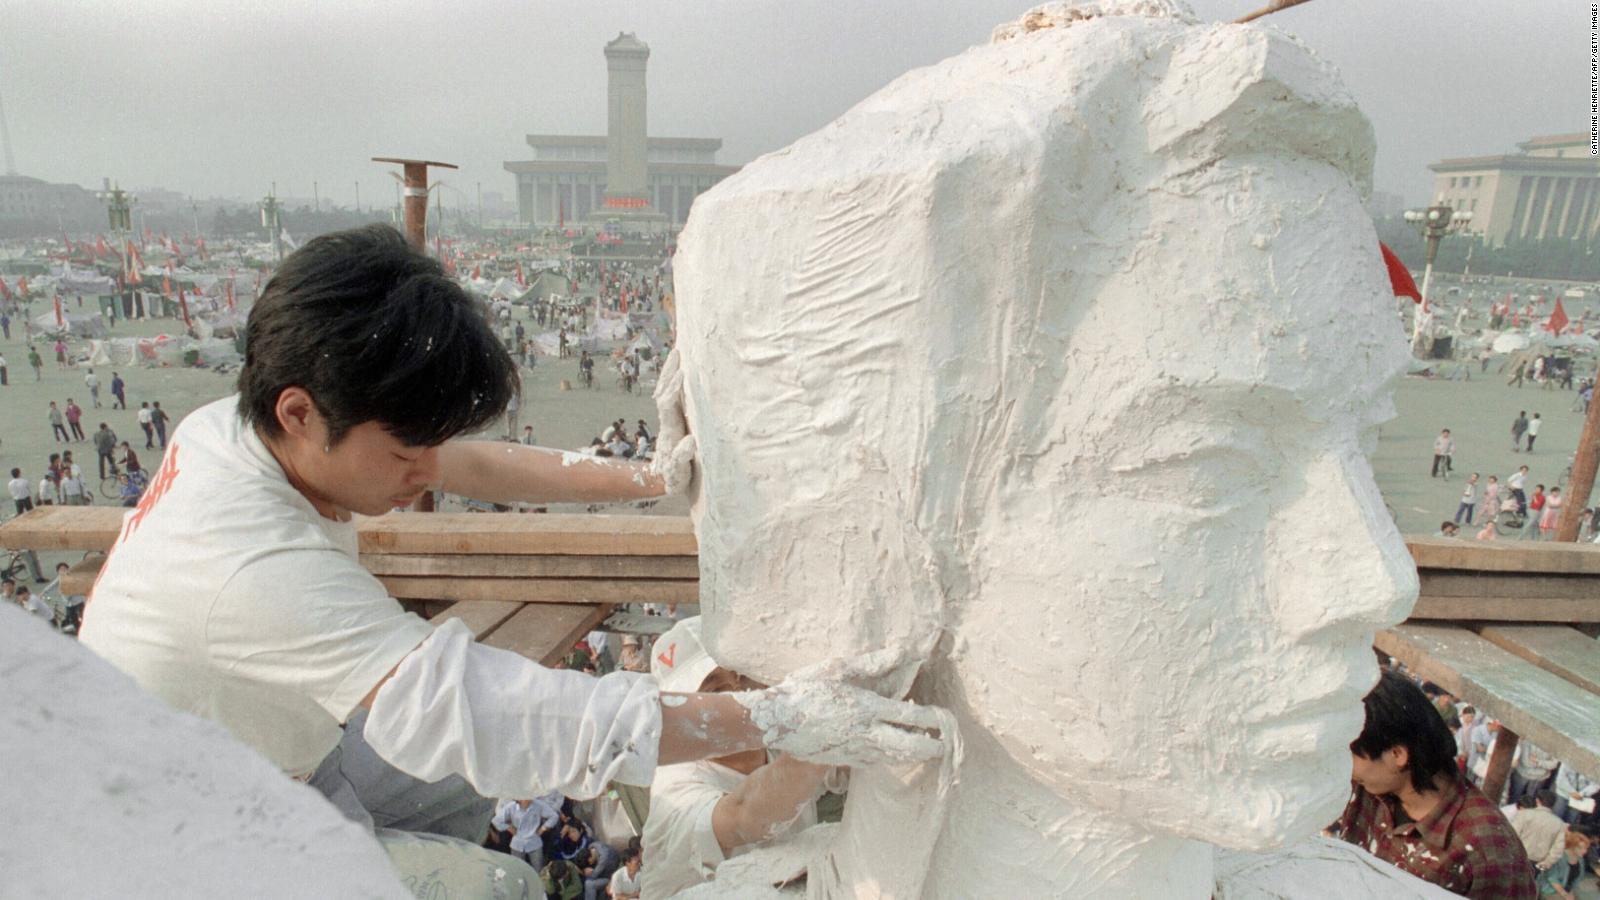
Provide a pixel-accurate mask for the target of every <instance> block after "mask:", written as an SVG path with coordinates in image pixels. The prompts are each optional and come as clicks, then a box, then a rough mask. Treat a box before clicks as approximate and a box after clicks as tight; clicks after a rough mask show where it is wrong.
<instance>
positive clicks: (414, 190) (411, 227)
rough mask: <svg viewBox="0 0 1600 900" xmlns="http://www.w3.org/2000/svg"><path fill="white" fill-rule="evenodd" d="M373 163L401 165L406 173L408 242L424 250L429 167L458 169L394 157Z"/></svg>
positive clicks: (426, 232)
mask: <svg viewBox="0 0 1600 900" xmlns="http://www.w3.org/2000/svg"><path fill="white" fill-rule="evenodd" d="M372 161H373V162H387V163H399V164H400V166H401V169H402V170H403V171H404V173H405V177H404V179H403V180H402V184H403V185H404V189H403V190H402V192H401V193H402V196H403V197H404V202H405V219H406V229H405V230H406V240H408V241H410V242H411V246H413V247H416V248H418V249H419V250H420V249H424V248H425V247H426V246H427V243H428V167H429V166H438V167H440V168H444V169H454V168H456V167H455V166H454V165H453V164H451V163H443V162H430V161H428V160H422V159H397V158H395V157H392V156H374V157H373V158H372Z"/></svg>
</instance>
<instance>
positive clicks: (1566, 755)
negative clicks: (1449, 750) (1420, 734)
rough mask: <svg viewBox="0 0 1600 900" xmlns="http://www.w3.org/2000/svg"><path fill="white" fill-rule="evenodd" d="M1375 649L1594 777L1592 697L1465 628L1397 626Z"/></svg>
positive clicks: (1598, 712)
mask: <svg viewBox="0 0 1600 900" xmlns="http://www.w3.org/2000/svg"><path fill="white" fill-rule="evenodd" d="M1374 643H1375V644H1376V645H1377V647H1378V649H1379V650H1380V651H1382V652H1384V653H1387V654H1389V655H1390V656H1393V657H1394V658H1395V659H1398V660H1399V661H1400V662H1402V663H1404V664H1405V665H1406V668H1408V669H1410V670H1411V671H1412V672H1415V673H1416V674H1418V675H1420V676H1421V677H1423V678H1426V679H1428V680H1429V681H1432V682H1434V683H1435V684H1437V685H1439V686H1440V687H1442V688H1444V689H1445V690H1447V691H1449V692H1450V693H1452V694H1455V695H1456V696H1457V697H1460V698H1461V699H1463V700H1465V701H1467V702H1468V703H1471V704H1472V705H1473V706H1476V707H1477V708H1478V709H1480V710H1483V711H1484V712H1485V713H1486V714H1488V715H1490V716H1492V717H1494V718H1496V719H1499V720H1500V721H1501V722H1502V723H1504V724H1505V726H1506V727H1507V728H1509V729H1511V730H1512V731H1514V732H1516V733H1517V734H1519V735H1521V736H1522V737H1523V738H1525V739H1527V740H1530V741H1532V742H1533V743H1535V744H1538V745H1539V746H1540V747H1543V748H1544V749H1545V750H1548V751H1550V752H1551V753H1553V754H1555V755H1556V756H1557V757H1558V758H1560V759H1562V760H1564V761H1566V762H1568V763H1570V764H1572V766H1573V767H1574V768H1576V769H1577V770H1578V771H1580V772H1582V773H1583V774H1585V775H1587V776H1588V777H1590V778H1596V779H1600V728H1596V727H1595V723H1596V722H1600V695H1596V694H1593V693H1590V692H1588V691H1585V690H1583V689H1582V688H1580V687H1578V686H1577V685H1575V684H1572V683H1571V682H1569V681H1567V680H1565V679H1563V678H1561V677H1560V676H1558V675H1554V674H1551V673H1550V672H1546V671H1544V670H1543V669H1540V668H1539V667H1537V666H1535V665H1533V664H1532V663H1529V662H1526V661H1524V660H1522V659H1520V658H1518V657H1516V656H1514V655H1512V654H1511V653H1509V652H1507V651H1505V650H1502V649H1501V648H1499V647H1496V646H1495V645H1494V644H1491V643H1490V642H1489V641H1487V640H1485V639H1483V638H1481V637H1479V636H1478V635H1476V634H1473V633H1472V632H1471V631H1469V630H1467V629H1465V628H1459V627H1453V626H1449V625H1400V626H1398V627H1396V628H1391V629H1388V630H1387V631H1381V632H1379V633H1378V636H1377V639H1376V640H1375V641H1374Z"/></svg>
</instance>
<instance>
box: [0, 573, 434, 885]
mask: <svg viewBox="0 0 1600 900" xmlns="http://www.w3.org/2000/svg"><path fill="white" fill-rule="evenodd" d="M0 677H3V679H4V681H5V684H6V691H7V697H8V699H7V700H6V703H5V709H4V715H3V716H0V747H4V748H5V750H6V765H7V766H8V774H7V776H6V777H5V778H3V779H0V809H4V811H5V813H4V816H5V821H6V822H7V823H9V825H10V826H11V827H8V828H7V829H5V837H6V839H5V840H4V841H0V873H4V874H3V875H0V895H3V896H6V897H129V898H145V897H149V898H169V897H212V896H219V895H226V896H230V897H351V898H357V897H359V898H369V897H370V898H379V897H383V898H406V897H410V896H411V894H410V892H409V891H407V890H406V889H405V888H404V886H402V885H401V884H400V881H399V879H398V877H397V876H396V875H395V872H394V869H393V868H392V867H391V866H390V864H389V858H388V856H387V855H386V854H385V853H384V852H383V849H382V848H381V847H380V846H379V844H378V842H377V841H376V840H375V839H374V838H373V836H372V834H371V833H370V832H369V831H367V830H366V829H363V828H360V827H358V826H357V825H355V824H354V823H352V822H350V821H348V820H346V819H345V818H344V817H343V816H341V815H340V814H339V812H338V811H337V810H335V809H334V807H333V806H332V805H331V804H330V803H328V801H327V800H326V799H325V798H324V797H323V796H322V795H321V794H319V793H317V792H316V791H315V790H312V789H311V788H309V787H307V786H305V785H303V784H300V783H298V782H295V781H293V780H291V779H289V778H288V777H286V776H285V775H284V774H283V773H282V772H280V771H278V769H277V768H276V767H274V766H273V765H272V764H271V763H269V762H267V761H266V759H265V758H263V757H261V756H260V755H258V754H256V753H255V752H254V751H252V750H250V749H249V748H247V747H245V746H244V745H243V744H240V743H239V742H237V741H235V740H234V739H233V738H232V737H231V736H229V735H228V734H227V732H226V731H224V730H223V729H222V727H221V726H219V725H216V724H213V723H210V722H207V721H204V720H202V719H198V718H195V717H194V716H190V715H186V714H184V713H180V712H178V711H176V710H174V709H172V708H171V707H169V706H167V705H166V704H164V703H162V702H161V701H160V700H157V699H156V698H154V697H152V696H150V695H149V694H146V693H144V692H143V691H141V690H139V688H138V687H137V686H136V685H134V683H133V682H132V681H131V680H130V679H129V678H128V677H127V676H126V675H124V674H122V673H121V672H118V671H117V670H116V669H114V668H112V667H111V665H109V664H108V663H106V662H105V661H103V660H101V659H100V658H99V657H97V656H95V655H94V654H93V653H91V652H89V651H88V650H87V649H84V648H82V647H80V646H78V644H77V643H75V642H73V641H71V640H68V639H66V638H63V637H61V636H60V635H58V634H56V633H54V632H53V631H51V630H50V629H49V628H48V627H47V626H46V625H45V624H44V623H43V622H40V621H39V620H37V619H35V618H34V617H32V616H30V615H28V614H27V613H25V612H23V611H22V610H20V609H17V608H15V607H14V606H12V605H10V604H5V605H3V606H0Z"/></svg>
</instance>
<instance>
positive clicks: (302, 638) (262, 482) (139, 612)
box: [80, 397, 433, 776]
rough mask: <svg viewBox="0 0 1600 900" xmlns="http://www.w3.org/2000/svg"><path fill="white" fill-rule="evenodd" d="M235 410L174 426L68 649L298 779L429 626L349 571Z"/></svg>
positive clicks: (204, 413) (341, 526) (351, 532)
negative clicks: (76, 648)
mask: <svg viewBox="0 0 1600 900" xmlns="http://www.w3.org/2000/svg"><path fill="white" fill-rule="evenodd" d="M237 406H238V398H237V397H227V398H224V399H222V400H218V401H216V402H214V403H210V404H208V405H206V406H204V407H201V408H200V409H198V410H196V411H195V412H194V413H193V414H191V415H190V416H188V417H187V418H186V419H184V421H183V423H182V424H181V425H179V426H178V429H177V431H176V432H175V433H174V434H173V436H172V441H171V443H170V445H169V446H168V447H167V450H166V454H165V456H164V457H163V459H162V464H161V469H160V471H158V472H157V473H156V475H155V477H154V479H153V481H152V483H151V485H150V487H149V489H148V490H147V492H146V495H145V501H144V504H143V505H142V506H141V507H140V508H139V509H138V510H135V511H132V512H130V513H129V514H128V515H127V516H125V517H124V521H123V527H122V533H121V535H120V536H119V537H118V539H117V543H116V545H115V546H113V548H112V550H111V553H110V555H109V557H108V558H107V560H106V563H105V566H104V568H103V569H102V571H101V575H100V580H99V581H98V582H97V583H96V585H95V588H94V591H93V593H92V595H91V602H90V603H88V604H87V605H86V607H85V611H84V623H83V629H82V633H81V636H80V639H81V640H82V641H83V643H84V644H85V645H86V646H88V647H89V648H90V649H92V650H94V651H95V652H96V653H99V654H100V655H101V656H103V657H105V658H106V659H107V660H109V661H110V662H111V663H112V664H114V665H116V666H117V667H118V668H120V669H122V670H123V671H124V672H127V673H128V674H129V675H131V676H133V679H134V680H135V681H137V682H138V683H139V685H140V686H141V687H143V688H144V689H145V690H147V691H150V692H151V693H153V694H155V695H156V696H158V697H161V698H162V699H164V700H166V701H167V702H168V703H170V704H171V705H173V706H174V707H177V708H178V709H181V710H183V711H185V712H189V713H193V714H195V715H198V716H201V717H203V718H207V719H212V720H214V721H217V722H220V723H222V724H223V725H224V726H226V727H227V728H228V730H229V731H231V732H232V733H233V734H234V736H235V737H237V738H238V739H239V740H241V741H243V742H244V743H246V744H248V745H250V746H251V747H254V748H255V749H256V750H257V751H259V752H260V753H261V754H262V755H264V756H266V757H267V759H269V760H271V761H272V762H274V763H276V764H277V765H278V766H279V767H280V768H282V769H283V770H284V771H285V772H288V773H289V774H291V775H294V776H301V775H306V774H309V773H310V772H312V771H313V770H314V769H316V767H317V764H318V763H320V762H321V761H322V758H323V757H324V756H326V755H327V754H328V753H329V752H330V751H332V750H333V748H334V747H335V746H336V745H337V744H338V743H339V738H340V735H341V731H340V727H339V726H340V723H342V722H344V721H345V720H346V719H347V718H349V716H350V713H351V712H352V711H354V710H355V709H356V707H357V706H358V705H359V704H360V702H361V700H362V699H363V698H364V697H366V695H367V694H368V693H370V692H371V691H372V689H373V687H374V686H375V685H377V683H378V682H379V681H380V680H381V679H382V678H383V677H384V676H385V675H387V674H388V673H389V672H390V670H392V669H393V668H394V667H395V666H396V665H397V664H399V662H400V660H401V659H402V658H403V657H404V656H405V655H406V654H407V653H409V652H411V650H412V649H413V648H415V647H416V646H417V645H418V644H420V643H422V641H423V640H424V639H426V638H427V637H428V636H429V635H430V634H432V633H433V629H432V628H431V627H430V626H429V625H428V623H427V622H425V621H423V620H422V619H420V618H418V617H417V616H414V615H411V614H409V613H407V612H405V611H404V610H402V609H401V608H400V604H399V603H398V602H396V601H395V600H394V599H392V598H391V597H389V595H388V592H386V591H385V590H384V588H383V585H382V584H380V583H379V582H378V581H377V579H375V578H374V577H373V576H372V575H371V574H369V573H368V572H367V571H366V570H365V569H363V568H362V567H361V565H360V563H359V562H357V557H356V533H355V526H354V525H353V524H351V523H348V522H344V523H341V522H334V521H332V520H329V519H325V518H323V517H322V516H321V515H320V514H319V513H318V512H317V511H316V509H315V508H314V507H312V505H311V503H310V502H309V501H307V500H306V498H305V497H304V496H302V495H301V494H300V492H299V491H297V490H296V489H295V488H294V487H292V486H291V485H290V484H289V482H288V481H287V480H286V479H285V478H284V475H283V470H282V469H281V468H279V466H278V463H277V461H276V460H274V459H273V457H272V455H271V454H270V453H268V452H267V448H266V446H265V445H263V444H262V443H261V440H260V438H258V437H257V436H256V434H255V433H254V432H253V431H252V430H250V429H247V428H245V427H244V426H243V425H242V424H241V423H240V421H239V417H238V414H237Z"/></svg>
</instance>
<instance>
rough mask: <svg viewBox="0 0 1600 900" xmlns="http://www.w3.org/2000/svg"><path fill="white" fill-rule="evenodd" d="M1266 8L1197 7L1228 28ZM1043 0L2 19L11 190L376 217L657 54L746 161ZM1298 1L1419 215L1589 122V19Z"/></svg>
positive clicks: (169, 5)
mask: <svg viewBox="0 0 1600 900" xmlns="http://www.w3.org/2000/svg"><path fill="white" fill-rule="evenodd" d="M1264 2H1265V0H1195V2H1193V4H1192V5H1193V7H1194V9H1195V11H1196V13H1197V14H1198V15H1199V16H1200V17H1201V18H1203V19H1209V20H1223V19H1232V18H1235V17H1237V16H1239V15H1242V14H1243V13H1245V12H1248V11H1250V10H1251V9H1254V8H1255V7H1257V6H1259V5H1262V4H1263V3H1264ZM1032 5H1034V4H1032V3H1028V2H1002V0H967V2H949V3H943V4H940V3H936V2H930V0H882V2H866V0H863V2H855V3H841V2H835V3H818V2H809V0H792V2H788V3H777V2H766V0H749V2H734V0H677V2H673V3H671V4H667V3H650V2H632V3H624V2H618V0H590V2H573V0H560V2H557V0H535V2H528V0H525V2H515V0H482V2H478V0H469V2H464V3H460V4H455V5H451V4H445V3H432V2H407V0H399V2H392V3H378V2H375V0H347V2H343V3H339V4H322V3H312V2H308V0H280V2H275V3H271V4H260V5H252V4H240V5H238V6H237V7H224V6H217V5H213V4H206V3H201V2H199V0H147V2H144V3H139V4H109V3H88V2H81V3H67V2H30V0H0V22H5V23H6V27H5V28H3V29H0V97H3V100H4V104H5V110H6V115H7V118H8V119H9V121H10V126H11V136H12V144H13V150H14V154H15V157H16V162H17V168H18V171H19V172H20V173H21V174H24V175H33V176H36V177H39V178H44V179H46V180H48V181H67V182H75V183H78V184H82V185H84V186H85V187H90V188H93V187H97V186H98V185H99V183H100V179H101V178H102V177H107V178H111V179H113V180H115V181H117V182H119V183H121V184H122V185H124V186H160V187H165V188H169V189H173V190H178V191H184V192H187V193H192V194H193V195H195V196H196V197H199V198H208V197H214V196H227V197H235V198H241V199H250V198H256V197H260V196H261V195H263V194H265V193H266V191H267V189H268V186H269V184H270V183H271V182H274V181H275V182H277V185H278V191H279V193H280V195H284V196H293V197H309V196H310V195H311V192H312V181H313V180H315V181H317V182H318V184H319V189H320V192H321V195H322V197H323V198H324V201H325V202H328V203H336V204H339V205H346V206H348V205H350V204H351V203H352V201H353V199H354V193H355V188H354V184H355V182H356V181H357V180H358V179H359V181H360V183H361V198H362V201H363V204H364V205H371V204H372V203H374V202H379V203H385V204H387V203H391V202H392V199H393V188H392V181H391V179H390V178H389V176H388V175H387V174H386V172H387V171H388V169H389V168H390V167H385V166H380V165H379V164H376V163H372V162H369V161H368V158H369V157H372V156H421V157H426V158H430V159H441V160H445V161H448V162H454V163H457V164H459V165H460V166H461V171H460V172H457V173H446V174H445V175H444V176H443V178H444V180H445V181H446V182H447V184H448V185H450V188H451V189H453V190H455V191H459V192H460V193H459V194H450V193H447V194H446V197H445V203H446V205H458V204H459V205H462V206H467V205H470V203H471V202H472V200H471V197H472V195H473V192H474V190H475V187H476V185H478V184H481V185H482V187H483V190H484V191H486V192H487V191H496V192H499V193H502V194H505V195H508V196H513V195H514V181H513V179H512V177H511V175H510V174H509V173H507V172H505V171H504V169H503V168H502V167H501V164H502V163H503V162H505V161H506V160H517V159H526V158H527V157H528V148H527V145H526V144H525V142H524V135H526V134H529V133H571V134H586V133H593V134H603V133H604V130H605V87H606V83H605V61H604V59H603V57H602V56H601V48H602V46H603V45H604V43H605V42H606V41H608V40H610V39H611V38H612V37H614V36H615V35H616V34H617V32H619V31H632V32H635V33H637V34H638V35H639V37H640V38H641V39H643V40H644V41H645V42H647V43H648V44H649V45H650V47H651V51H652V52H651V58H650V75H649V91H650V114H649V125H650V133H651V134H652V135H657V136H687V137H721V138H722V139H723V141H724V144H723V150H722V153H721V155H720V157H719V160H720V161H721V162H724V163H729V164H741V163H745V162H748V161H749V160H751V159H753V158H754V157H756V156H758V155H760V154H762V153H766V152H770V151H772V150H776V149H778V148H780V147H782V146H784V145H786V144H788V143H790V142H791V141H793V140H795V139H796V138H798V137H800V136H801V135H804V134H806V133H808V132H811V131H813V130H815V129H816V128H818V127H820V126H821V125H823V124H825V123H826V122H828V121H829V120H831V119H833V118H834V117H836V116H838V115H839V114H840V113H842V112H843V111H844V110H845V109H847V108H849V107H850V106H851V105H853V104H855V103H856V102H858V101H860V100H861V99H863V98H864V97H866V96H867V95H869V94H871V93H872V92H873V91H875V90H877V89H878V88H879V87H881V86H883V85H884V84H886V83H887V82H889V81H890V80H892V79H893V78H895V77H896V76H898V75H900V74H901V73H903V72H905V71H907V70H909V69H911V68H915V67H917V66H922V65H927V64H930V63H933V62H937V61H938V60H940V59H943V58H945V57H948V56H951V55H953V54H956V53H958V52H960V51H961V50H963V49H965V48H967V47H969V46H972V45H974V44H978V43H982V42H984V41H986V40H987V39H988V35H989V32H990V30H991V29H992V28H993V27H994V26H995V25H996V24H998V23H1000V22H1003V21H1009V20H1012V19H1015V18H1017V17H1018V16H1019V15H1020V14H1021V13H1022V12H1023V11H1025V10H1026V9H1028V8H1029V7H1030V6H1032ZM1512 8H1513V5H1511V4H1505V3H1503V2H1494V0H1409V2H1403V3H1395V2H1394V0H1314V2H1311V3H1308V4H1306V5H1304V6H1301V7H1297V8H1294V9H1290V10H1286V11H1284V12H1280V13H1278V14H1275V15H1273V16H1271V17H1270V18H1269V19H1268V20H1266V21H1268V22H1270V23H1271V24H1272V25H1274V26H1275V27H1278V28H1281V29H1283V30H1285V31H1288V32H1290V33H1293V34H1295V35H1297V36H1299V37H1300V38H1301V39H1302V40H1304V41H1305V42H1306V43H1307V44H1309V45H1310V46H1311V47H1312V48H1314V49H1315V50H1316V51H1317V52H1318V53H1319V54H1321V55H1322V56H1324V57H1326V58H1327V59H1329V60H1331V61H1332V62H1333V63H1334V64H1335V65H1336V66H1338V67H1339V69H1340V70H1341V71H1342V73H1343V75H1344V78H1345V82H1346V84H1347V85H1348V86H1349V87H1350V90H1351V91H1352V93H1354V94H1355V96H1356V99H1357V100H1358V102H1360V104H1361V106H1362V108H1363V109H1364V110H1365V111H1366V113H1367V115H1368V117H1369V118H1371V120H1372V122H1373V124H1374V126H1375V128H1376V131H1377V135H1378V157H1377V170H1376V175H1375V186H1376V187H1377V189H1379V190H1384V191H1390V192H1393V193H1398V194H1401V195H1402V196H1403V197H1404V198H1405V200H1406V202H1407V203H1410V204H1416V203H1420V202H1423V201H1424V200H1426V198H1427V194H1428V191H1429V190H1430V187H1431V184H1432V181H1431V173H1429V172H1428V171H1427V169H1426V166H1427V164H1428V163H1430V162H1433V161H1435V160H1437V159H1439V158H1442V157H1447V156H1467V155H1480V154H1490V153H1506V152H1512V151H1513V150H1514V147H1515V144H1516V142H1518V141H1522V140H1526V139H1527V138H1528V137H1530V136H1532V135H1535V134H1548V133H1556V132H1569V131H1583V130H1586V128H1587V124H1588V87H1589V84H1588V79H1589V64H1588V53H1587V48H1588V40H1589V35H1588V21H1589V17H1588V9H1587V7H1586V6H1584V5H1581V4H1576V3H1571V2H1560V0H1521V2H1519V3H1517V4H1515V5H1514V8H1515V10H1516V12H1515V14H1514V15H1513V14H1512V13H1511V12H1510V11H1509V10H1510V9H1512Z"/></svg>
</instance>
